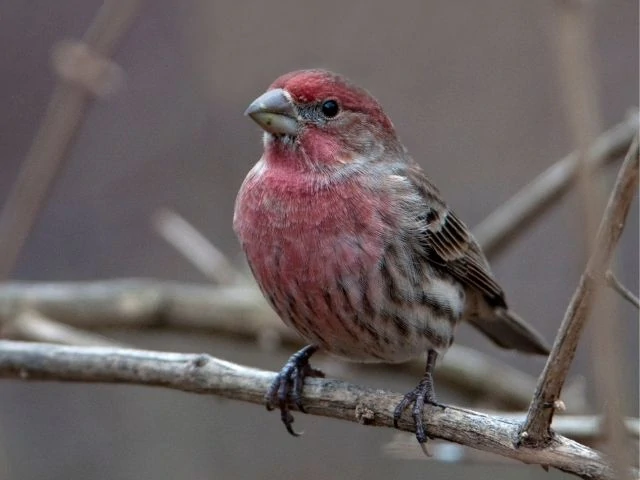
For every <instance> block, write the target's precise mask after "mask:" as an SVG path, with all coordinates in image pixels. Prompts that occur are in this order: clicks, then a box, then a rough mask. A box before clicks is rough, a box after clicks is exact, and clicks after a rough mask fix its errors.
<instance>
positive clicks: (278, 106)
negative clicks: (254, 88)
mask: <svg viewBox="0 0 640 480" xmlns="http://www.w3.org/2000/svg"><path fill="white" fill-rule="evenodd" d="M244 114H245V115H248V116H249V117H251V119H252V120H254V121H255V122H256V123H257V124H258V125H260V126H261V127H262V128H263V129H264V130H266V131H267V132H269V133H273V134H276V135H295V134H296V133H297V131H298V120H297V119H296V116H297V115H296V112H295V109H294V108H293V105H292V104H291V101H290V100H289V98H288V96H287V95H286V93H285V91H284V90H283V89H281V88H276V89H274V90H269V91H268V92H267V93H265V94H263V95H260V96H259V97H258V98H256V99H255V100H254V101H253V103H252V104H251V105H249V108H247V110H246V111H245V112H244Z"/></svg>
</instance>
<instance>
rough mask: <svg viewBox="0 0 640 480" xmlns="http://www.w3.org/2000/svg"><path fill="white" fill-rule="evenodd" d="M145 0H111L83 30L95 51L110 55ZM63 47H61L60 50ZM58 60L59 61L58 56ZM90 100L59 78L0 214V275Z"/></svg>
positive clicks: (23, 237) (59, 165)
mask: <svg viewBox="0 0 640 480" xmlns="http://www.w3.org/2000/svg"><path fill="white" fill-rule="evenodd" d="M141 3H142V0H107V1H105V3H104V5H103V6H102V8H101V9H100V11H99V12H98V14H97V16H96V18H95V19H94V21H93V23H92V24H91V26H90V27H89V29H88V30H87V33H86V34H85V36H84V39H83V40H84V43H85V45H86V46H87V48H88V49H90V50H91V52H93V53H95V54H97V55H98V56H102V57H105V58H106V57H108V56H110V55H111V54H112V53H113V51H114V50H115V48H116V46H117V44H118V41H119V40H120V39H121V38H122V36H123V35H124V34H125V33H126V31H127V30H128V28H129V26H130V25H131V23H132V22H133V20H134V18H135V16H136V13H137V11H138V8H139V7H140V5H141ZM58 53H59V52H58ZM58 63H59V62H58ZM89 102H90V94H89V91H88V90H86V89H85V88H84V87H81V86H79V85H78V84H76V83H68V82H67V81H66V80H61V81H59V82H58V84H57V85H56V87H55V90H54V92H53V95H52V97H51V100H50V102H49V106H48V108H47V112H46V113H45V116H44V119H43V120H42V124H41V126H40V129H39V131H38V133H37V135H36V137H35V139H34V140H33V144H32V145H31V148H30V150H29V152H28V153H27V156H26V158H25V160H24V163H23V165H22V169H21V171H20V173H19V174H18V178H17V180H16V182H15V184H14V186H13V188H12V190H11V192H10V193H9V196H8V198H7V201H6V203H5V205H4V208H3V210H2V213H1V214H0V280H4V279H6V278H7V277H9V275H10V274H11V271H12V270H13V267H14V265H15V263H16V261H17V259H18V255H19V254H20V250H21V249H22V246H23V245H24V242H25V241H26V239H27V236H28V235H29V232H30V231H31V228H32V227H33V225H34V223H35V220H36V217H37V216H38V213H39V212H40V210H41V209H42V207H43V205H44V202H45V200H46V197H47V194H48V192H49V190H50V187H51V185H52V184H53V181H54V180H55V178H56V176H57V175H58V173H59V171H60V169H61V168H62V165H63V160H64V158H65V155H66V152H67V150H68V149H69V146H70V145H71V142H72V140H73V138H74V137H75V135H76V133H77V132H78V130H79V128H80V124H81V123H82V119H83V118H84V114H85V112H86V110H87V107H88V105H89Z"/></svg>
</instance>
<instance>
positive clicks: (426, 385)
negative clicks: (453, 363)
mask: <svg viewBox="0 0 640 480" xmlns="http://www.w3.org/2000/svg"><path fill="white" fill-rule="evenodd" d="M437 356H438V353H437V352H436V351H435V350H429V352H428V353H427V365H426V368H425V372H424V377H422V380H420V383H418V385H417V386H416V388H414V389H413V390H411V391H410V392H409V393H407V394H406V395H405V396H404V398H403V399H402V400H401V401H400V403H399V404H398V406H397V407H396V408H395V410H394V411H393V426H394V427H396V428H398V421H399V420H400V417H402V413H403V412H404V411H405V410H406V409H407V408H408V407H409V405H411V404H413V408H412V409H411V416H412V417H413V422H414V424H415V428H416V439H417V440H418V443H419V444H420V446H421V447H422V449H423V450H424V451H425V453H426V454H427V455H428V452H427V450H426V447H425V443H426V442H427V439H428V435H427V432H426V431H425V429H424V405H425V403H429V404H431V405H435V406H439V407H442V405H440V404H439V403H437V402H436V395H435V391H434V389H433V377H432V371H433V368H434V367H435V364H436V358H437Z"/></svg>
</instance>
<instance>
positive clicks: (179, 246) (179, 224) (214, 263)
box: [152, 209, 243, 285]
mask: <svg viewBox="0 0 640 480" xmlns="http://www.w3.org/2000/svg"><path fill="white" fill-rule="evenodd" d="M152 221H153V226H154V227H155V229H156V231H157V232H158V233H159V234H160V235H161V236H162V238H164V239H165V240H166V241H167V242H168V243H169V244H171V245H172V246H173V247H174V248H175V249H176V250H178V252H180V253H181V254H182V255H183V256H184V257H185V258H186V259H187V260H189V262H190V263H191V264H192V265H193V266H194V267H196V268H197V269H198V270H200V272H202V273H203V274H204V276H205V277H207V278H208V279H210V280H212V281H213V282H215V283H218V284H221V285H232V284H234V283H238V282H239V281H240V280H242V279H243V275H242V274H241V273H240V272H239V271H238V270H236V268H235V267H234V266H233V265H232V264H231V262H229V260H227V258H226V257H225V256H224V254H223V253H222V252H221V251H220V250H218V248H216V246H215V245H214V244H213V243H211V242H210V241H209V240H208V239H207V238H206V237H205V236H204V235H202V233H200V232H199V231H198V230H197V229H196V228H195V227H194V226H193V225H191V224H190V223H189V222H187V221H186V220H185V219H184V218H182V217H181V216H180V215H178V214H177V213H175V212H173V211H171V210H169V209H162V210H159V211H158V212H156V214H155V215H154V216H153V218H152Z"/></svg>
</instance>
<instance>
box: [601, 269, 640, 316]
mask: <svg viewBox="0 0 640 480" xmlns="http://www.w3.org/2000/svg"><path fill="white" fill-rule="evenodd" d="M605 279H606V280H607V284H608V285H609V286H610V287H611V288H613V289H614V290H615V291H616V292H618V293H619V294H620V296H621V297H622V298H624V299H625V300H626V301H628V302H629V303H630V304H631V305H633V306H634V307H636V308H640V301H638V297H636V296H635V295H634V294H633V293H632V292H631V290H629V289H628V288H627V287H625V286H624V285H623V284H622V283H620V280H618V279H617V278H616V276H615V275H614V273H613V272H612V271H611V270H607V273H605Z"/></svg>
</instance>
